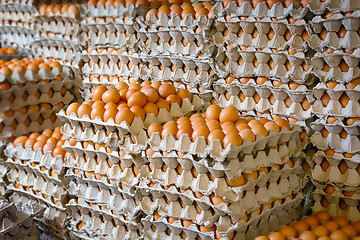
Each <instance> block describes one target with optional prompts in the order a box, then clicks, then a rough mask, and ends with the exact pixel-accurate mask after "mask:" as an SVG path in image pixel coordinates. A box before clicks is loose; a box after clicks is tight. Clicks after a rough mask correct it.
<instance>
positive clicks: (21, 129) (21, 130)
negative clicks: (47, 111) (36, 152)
mask: <svg viewBox="0 0 360 240" xmlns="http://www.w3.org/2000/svg"><path fill="white" fill-rule="evenodd" d="M58 126H62V122H61V121H60V120H59V119H55V122H52V120H51V119H44V120H43V122H42V123H41V124H40V123H39V122H38V121H32V122H31V123H30V125H29V126H28V127H27V126H26V125H25V123H23V122H18V123H17V126H16V129H14V128H12V127H11V126H8V125H5V126H4V128H3V130H2V132H1V136H0V139H1V140H2V139H7V138H9V137H13V136H15V137H17V136H21V135H25V134H29V133H32V132H42V131H43V130H45V129H54V128H55V127H58Z"/></svg>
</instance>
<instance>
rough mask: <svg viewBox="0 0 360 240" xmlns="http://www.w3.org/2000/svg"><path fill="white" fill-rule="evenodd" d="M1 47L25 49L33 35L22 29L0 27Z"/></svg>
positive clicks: (29, 31)
mask: <svg viewBox="0 0 360 240" xmlns="http://www.w3.org/2000/svg"><path fill="white" fill-rule="evenodd" d="M0 30H1V32H2V34H1V43H2V46H15V47H27V46H29V45H30V44H31V42H32V41H33V38H34V36H35V34H34V33H33V32H32V31H31V30H29V29H28V28H24V27H15V26H3V27H0Z"/></svg>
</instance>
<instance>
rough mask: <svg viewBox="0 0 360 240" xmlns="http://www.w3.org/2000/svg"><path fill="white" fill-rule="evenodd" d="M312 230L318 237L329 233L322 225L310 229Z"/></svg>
mask: <svg viewBox="0 0 360 240" xmlns="http://www.w3.org/2000/svg"><path fill="white" fill-rule="evenodd" d="M312 232H313V233H314V234H315V235H316V236H318V237H321V236H328V235H329V231H328V230H327V228H326V227H324V226H316V227H314V228H313V229H312Z"/></svg>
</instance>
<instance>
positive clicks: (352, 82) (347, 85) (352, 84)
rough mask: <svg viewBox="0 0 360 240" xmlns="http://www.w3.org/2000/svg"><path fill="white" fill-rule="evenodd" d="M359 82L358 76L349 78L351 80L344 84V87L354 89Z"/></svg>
mask: <svg viewBox="0 0 360 240" xmlns="http://www.w3.org/2000/svg"><path fill="white" fill-rule="evenodd" d="M359 84H360V78H355V79H354V80H351V82H349V83H347V84H346V88H347V89H354V88H355V87H356V86H357V85H359Z"/></svg>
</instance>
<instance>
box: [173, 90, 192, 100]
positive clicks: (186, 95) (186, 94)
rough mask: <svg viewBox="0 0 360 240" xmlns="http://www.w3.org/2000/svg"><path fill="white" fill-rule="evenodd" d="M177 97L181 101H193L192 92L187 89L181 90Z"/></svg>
mask: <svg viewBox="0 0 360 240" xmlns="http://www.w3.org/2000/svg"><path fill="white" fill-rule="evenodd" d="M176 96H178V97H179V98H180V99H185V98H188V99H190V101H191V100H192V96H191V94H190V92H189V91H188V90H186V89H179V90H178V91H177V92H176Z"/></svg>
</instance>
